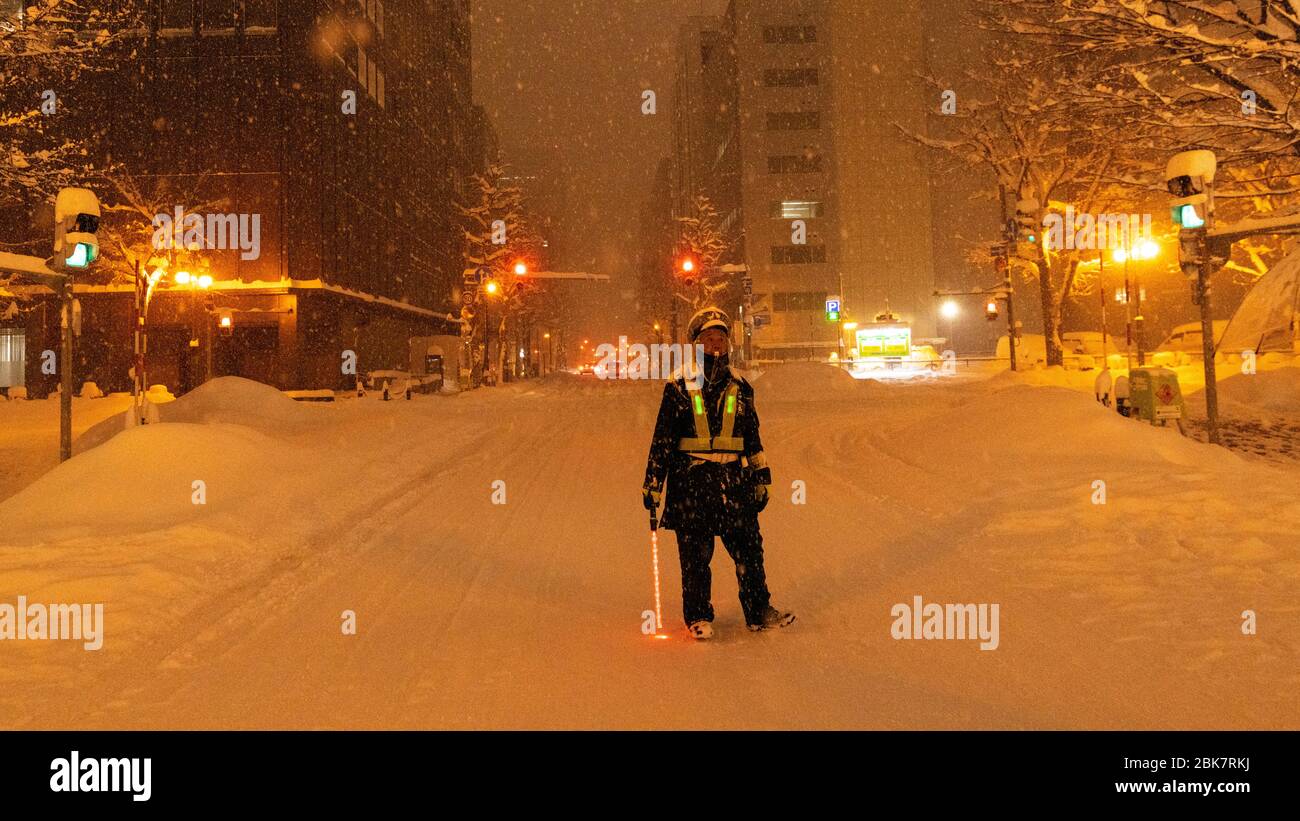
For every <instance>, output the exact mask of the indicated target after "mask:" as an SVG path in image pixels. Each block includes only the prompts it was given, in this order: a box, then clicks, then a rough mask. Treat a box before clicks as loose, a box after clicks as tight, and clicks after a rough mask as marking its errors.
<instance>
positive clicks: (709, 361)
mask: <svg viewBox="0 0 1300 821" xmlns="http://www.w3.org/2000/svg"><path fill="white" fill-rule="evenodd" d="M730 359H731V356H730V354H725V353H724V354H718V355H717V356H714V355H713V354H707V353H706V354H705V355H704V372H705V373H707V374H709V375H710V376H712V375H713V374H714V373H716V372H717V370H718V369H719V368H725V367H726V366H727V363H728V361H729V360H730Z"/></svg>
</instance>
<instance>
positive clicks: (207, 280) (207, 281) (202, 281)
mask: <svg viewBox="0 0 1300 821" xmlns="http://www.w3.org/2000/svg"><path fill="white" fill-rule="evenodd" d="M199 287H200V288H203V289H205V290H206V289H208V288H211V287H212V277H210V276H209V275H207V274H203V275H202V276H200V277H199Z"/></svg>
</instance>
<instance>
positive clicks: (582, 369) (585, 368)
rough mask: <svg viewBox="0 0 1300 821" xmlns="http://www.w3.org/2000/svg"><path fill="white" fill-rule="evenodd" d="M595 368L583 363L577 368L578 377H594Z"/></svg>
mask: <svg viewBox="0 0 1300 821" xmlns="http://www.w3.org/2000/svg"><path fill="white" fill-rule="evenodd" d="M595 375H596V366H595V365H592V364H591V363H589V362H584V363H583V364H581V365H579V366H578V376H595Z"/></svg>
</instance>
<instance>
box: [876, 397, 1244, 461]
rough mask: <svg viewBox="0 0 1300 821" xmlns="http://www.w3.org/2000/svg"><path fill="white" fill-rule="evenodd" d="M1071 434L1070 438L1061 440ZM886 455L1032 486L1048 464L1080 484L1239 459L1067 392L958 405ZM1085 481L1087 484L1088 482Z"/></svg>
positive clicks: (896, 439)
mask: <svg viewBox="0 0 1300 821" xmlns="http://www.w3.org/2000/svg"><path fill="white" fill-rule="evenodd" d="M1063 431H1069V435H1068V440H1065V439H1063V438H1062V435H1063V433H1062V432H1063ZM887 450H889V451H891V452H893V453H894V454H895V455H896V456H899V457H900V458H903V457H904V456H905V457H906V460H907V461H909V462H912V463H918V462H919V463H920V464H923V465H924V464H933V465H934V466H935V469H936V470H939V471H941V472H942V473H944V474H945V475H954V476H968V478H975V477H979V476H986V477H989V478H990V479H994V478H999V477H1000V478H999V481H1002V480H1005V479H1006V478H1008V477H1010V478H1012V479H1019V480H1023V481H1032V477H1034V476H1035V475H1036V474H1037V473H1040V472H1041V470H1042V465H1043V464H1044V463H1050V464H1051V466H1052V471H1053V473H1054V474H1060V473H1063V472H1077V474H1078V475H1079V476H1080V481H1083V480H1084V479H1085V478H1086V479H1087V480H1088V481H1091V480H1092V479H1094V478H1097V477H1096V476H1095V475H1094V474H1095V473H1096V471H1098V470H1101V469H1115V470H1123V471H1128V470H1136V469H1138V468H1142V467H1146V468H1153V469H1168V468H1169V467H1174V466H1177V467H1184V468H1185V467H1196V468H1202V469H1218V470H1232V469H1234V468H1235V467H1237V466H1239V465H1240V464H1241V463H1242V460H1241V458H1240V457H1238V456H1237V455H1235V454H1233V453H1231V452H1229V451H1226V450H1222V449H1219V448H1207V447H1206V446H1204V445H1201V444H1199V443H1197V442H1194V441H1192V440H1190V439H1187V438H1185V437H1183V436H1181V435H1180V434H1179V433H1178V431H1177V429H1176V428H1156V427H1154V426H1152V425H1150V424H1146V423H1141V422H1138V421H1135V420H1132V419H1127V418H1125V417H1123V416H1120V415H1119V414H1118V413H1116V412H1115V411H1114V410H1109V409H1107V408H1104V407H1102V406H1101V405H1099V404H1097V403H1096V402H1095V401H1093V399H1092V398H1091V397H1090V396H1086V395H1082V394H1080V393H1079V392H1077V391H1072V390H1068V389H1065V388H1052V387H1044V388H1036V387H1030V386H1025V385H1020V386H1014V387H1010V388H1005V389H1003V390H999V391H995V392H993V393H992V394H989V395H986V396H981V397H979V398H977V399H974V400H972V401H970V402H966V403H963V404H960V405H958V406H956V407H953V408H951V409H949V410H947V411H945V412H943V413H940V414H938V415H936V416H932V417H929V418H926V419H925V420H924V421H923V422H920V423H917V424H915V425H911V426H908V427H906V428H904V429H903V430H901V431H899V432H898V433H897V435H895V436H892V437H890V442H889V444H888V445H887ZM1084 484H1086V482H1084Z"/></svg>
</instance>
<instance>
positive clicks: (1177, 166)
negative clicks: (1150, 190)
mask: <svg viewBox="0 0 1300 821" xmlns="http://www.w3.org/2000/svg"><path fill="white" fill-rule="evenodd" d="M1217 169H1218V160H1217V159H1216V158H1215V156H1214V152H1213V151H1209V150H1206V149H1197V150H1195V151H1184V152H1182V153H1181V154H1175V155H1174V156H1173V157H1171V158H1170V159H1169V163H1168V164H1167V165H1166V166H1165V188H1166V189H1167V190H1168V191H1169V193H1170V195H1171V196H1172V197H1173V199H1172V200H1170V202H1169V207H1170V211H1171V216H1172V217H1173V220H1174V224H1175V225H1177V226H1179V227H1181V228H1184V229H1196V228H1204V227H1206V223H1208V222H1209V220H1210V217H1211V216H1212V215H1213V214H1214V175H1215V173H1216V171H1217Z"/></svg>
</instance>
